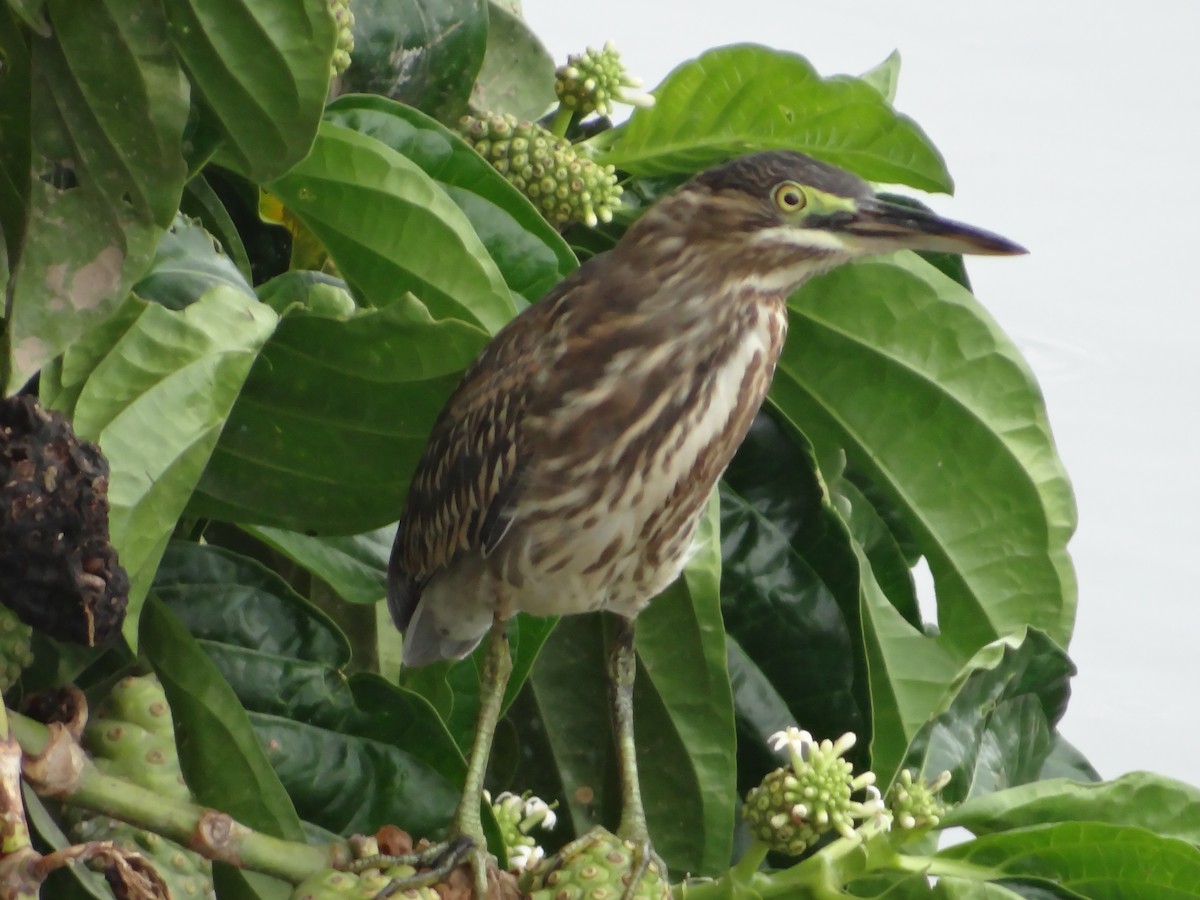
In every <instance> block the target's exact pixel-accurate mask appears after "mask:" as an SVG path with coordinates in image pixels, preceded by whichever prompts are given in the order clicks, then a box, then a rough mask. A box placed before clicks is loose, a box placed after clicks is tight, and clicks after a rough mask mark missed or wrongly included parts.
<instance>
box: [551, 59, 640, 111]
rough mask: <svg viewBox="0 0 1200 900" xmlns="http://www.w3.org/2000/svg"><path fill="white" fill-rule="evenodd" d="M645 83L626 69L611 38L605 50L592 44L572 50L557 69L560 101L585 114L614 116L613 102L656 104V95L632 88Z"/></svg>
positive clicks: (555, 86) (557, 92)
mask: <svg viewBox="0 0 1200 900" xmlns="http://www.w3.org/2000/svg"><path fill="white" fill-rule="evenodd" d="M641 86H642V82H641V80H639V79H637V78H633V77H631V76H630V75H629V73H628V72H626V71H625V66H624V65H622V64H621V56H620V54H619V53H617V51H616V50H615V49H614V48H613V45H612V42H611V41H610V42H609V43H607V44H605V45H604V49H602V50H595V49H593V48H591V47H588V49H587V50H586V51H585V52H583V53H572V54H571V55H570V56H568V57H567V64H566V65H565V66H560V67H559V68H558V70H557V71H556V72H555V73H554V92H555V94H557V95H558V102H559V103H561V104H562V105H563V106H564V107H565V108H567V109H569V110H571V111H572V112H574V113H578V114H579V115H581V116H587V115H590V114H591V113H593V112H598V113H600V115H602V116H610V115H612V111H613V103H627V104H629V105H630V106H653V105H654V98H653V97H652V96H650V95H649V94H643V93H640V92H638V91H631V90H629V88H639V87H641Z"/></svg>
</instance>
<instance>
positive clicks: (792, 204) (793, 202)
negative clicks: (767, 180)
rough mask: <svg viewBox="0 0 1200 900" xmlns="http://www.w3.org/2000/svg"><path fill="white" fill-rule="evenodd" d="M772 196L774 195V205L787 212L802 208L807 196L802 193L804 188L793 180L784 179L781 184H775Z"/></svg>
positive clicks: (806, 201) (806, 202) (805, 203)
mask: <svg viewBox="0 0 1200 900" xmlns="http://www.w3.org/2000/svg"><path fill="white" fill-rule="evenodd" d="M773 196H774V197H775V205H776V206H778V207H779V208H780V209H781V210H782V211H783V212H787V213H793V212H796V211H797V210H801V209H804V207H805V206H806V205H807V204H808V197H807V196H806V195H805V193H804V188H802V187H800V185H798V184H796V182H794V181H785V182H783V184H781V185H779V186H777V187H776V188H775V193H774V195H773Z"/></svg>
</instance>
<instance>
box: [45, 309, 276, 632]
mask: <svg viewBox="0 0 1200 900" xmlns="http://www.w3.org/2000/svg"><path fill="white" fill-rule="evenodd" d="M276 321H277V319H276V316H275V314H274V313H273V312H271V310H270V309H269V308H267V307H266V306H264V305H263V304H261V303H259V302H258V301H257V300H253V299H250V298H247V297H246V295H245V294H243V293H240V292H239V291H237V290H234V289H233V288H229V287H217V288H214V289H212V290H210V291H209V292H208V293H207V294H205V295H204V296H203V297H201V298H200V299H199V300H198V301H196V302H195V303H193V304H191V305H190V306H188V307H187V308H186V309H184V310H182V311H179V312H175V311H172V310H168V309H165V308H164V307H162V306H159V305H158V304H155V303H145V302H143V301H141V300H138V299H137V298H135V297H130V298H129V299H128V300H127V301H126V303H125V304H124V305H123V306H122V307H121V309H119V310H118V311H117V313H116V314H115V315H114V316H113V317H112V318H111V319H110V320H109V321H108V322H106V323H105V325H104V326H102V327H101V328H98V329H94V330H93V331H91V332H90V333H89V334H88V335H87V337H86V338H85V339H84V340H82V341H80V342H79V343H78V344H77V345H76V346H75V347H74V348H72V349H71V350H70V351H68V352H67V353H66V354H65V355H64V356H63V358H62V359H61V361H59V362H56V363H55V364H54V365H53V366H52V367H50V368H48V369H47V370H46V371H45V372H44V373H43V377H42V381H41V396H42V400H43V402H45V403H46V404H47V405H49V406H52V407H54V408H56V409H60V410H62V411H64V412H66V413H68V414H69V415H70V417H71V420H72V422H73V423H74V426H75V431H76V432H77V433H78V434H79V435H80V436H81V437H84V438H87V439H88V440H94V441H96V442H97V443H99V445H100V448H101V449H102V450H103V451H104V454H105V456H106V457H107V458H108V461H109V465H110V467H111V475H110V478H109V493H108V499H109V504H110V515H109V523H110V530H111V534H112V542H113V546H114V547H116V549H117V552H118V554H119V557H120V561H121V565H123V566H124V567H125V568H126V570H127V571H128V572H129V580H130V591H129V608H128V612H127V614H126V619H125V629H124V633H125V637H126V639H127V640H128V641H129V642H130V644H131V645H134V646H136V636H137V633H138V632H137V620H138V612H139V610H140V608H141V603H142V600H143V599H144V597H145V596H146V591H147V590H148V589H149V586H150V581H151V579H152V578H153V577H154V571H155V569H156V568H157V567H158V562H159V559H160V557H161V556H162V553H163V550H164V549H165V548H166V545H167V541H168V539H169V537H170V535H171V531H172V529H173V528H174V527H175V523H176V521H177V520H178V518H179V515H180V513H182V512H183V509H184V506H185V504H186V503H187V500H188V497H189V496H190V495H191V494H192V491H193V489H194V487H195V485H196V483H197V481H198V480H199V478H200V474H201V472H202V471H203V470H204V467H205V465H206V463H208V461H209V456H210V454H211V453H212V451H213V447H214V446H215V445H216V443H217V438H218V436H219V435H220V434H221V429H222V428H223V427H224V425H225V422H226V417H227V416H228V415H229V412H230V408H231V407H232V406H233V403H234V399H235V398H236V397H237V396H238V394H239V392H240V390H241V388H242V383H243V381H244V380H245V378H246V375H247V373H248V372H249V371H250V366H251V363H252V362H253V361H254V358H255V356H256V355H257V354H258V351H259V348H260V347H261V346H262V345H263V342H264V341H266V339H267V337H268V336H269V335H270V334H271V332H272V330H273V329H274V327H275V323H276ZM147 435H153V436H154V439H153V440H147Z"/></svg>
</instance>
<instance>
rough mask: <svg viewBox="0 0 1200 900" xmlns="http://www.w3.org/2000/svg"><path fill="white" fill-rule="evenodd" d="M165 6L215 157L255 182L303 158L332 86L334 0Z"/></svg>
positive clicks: (189, 0) (191, 1)
mask: <svg viewBox="0 0 1200 900" xmlns="http://www.w3.org/2000/svg"><path fill="white" fill-rule="evenodd" d="M163 8H165V9H166V13H167V18H168V20H169V22H170V29H171V41H172V43H173V44H174V46H175V50H176V52H178V54H179V57H180V59H182V60H183V63H184V65H185V66H186V67H187V72H188V77H189V78H190V79H191V82H192V85H193V88H194V90H195V93H196V99H197V101H198V102H197V106H198V110H199V120H200V123H201V124H200V125H199V131H200V132H201V134H195V133H194V134H193V135H192V142H193V144H194V145H199V146H203V145H207V144H208V143H209V142H210V141H211V142H213V143H214V144H215V149H216V154H215V157H214V159H215V161H216V162H219V163H220V164H221V165H223V166H226V167H227V168H230V169H232V170H233V171H235V172H238V173H239V174H241V175H245V176H246V177H247V178H250V179H253V180H255V181H265V180H266V179H269V178H274V177H276V176H278V175H281V174H283V173H284V172H286V171H287V170H288V169H290V168H291V167H292V166H293V165H295V164H296V163H297V162H299V161H300V160H301V159H302V158H303V157H304V155H305V154H306V153H307V152H308V148H309V146H310V145H311V144H312V140H313V137H314V135H315V134H316V129H317V123H318V122H319V121H320V118H321V110H322V109H323V108H324V106H325V96H326V94H327V93H328V90H329V66H330V60H331V59H332V58H333V45H334V41H335V38H336V30H335V28H334V22H333V17H332V16H331V15H330V14H329V4H328V2H327V0H288V2H279V0H164V3H163ZM98 55H104V54H98ZM114 86H115V85H114Z"/></svg>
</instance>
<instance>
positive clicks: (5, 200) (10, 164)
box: [0, 4, 33, 388]
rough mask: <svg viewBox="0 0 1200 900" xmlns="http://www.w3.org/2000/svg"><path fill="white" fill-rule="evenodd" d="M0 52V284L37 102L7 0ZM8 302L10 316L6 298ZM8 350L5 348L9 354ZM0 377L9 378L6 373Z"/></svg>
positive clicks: (24, 43) (21, 205)
mask: <svg viewBox="0 0 1200 900" xmlns="http://www.w3.org/2000/svg"><path fill="white" fill-rule="evenodd" d="M0 57H2V58H3V59H4V68H3V70H0V235H3V238H4V241H3V244H2V245H0V250H2V251H3V253H2V254H0V286H3V287H4V288H7V287H8V285H7V282H8V271H9V270H11V268H12V267H13V266H14V265H15V264H16V261H17V256H18V255H19V254H20V249H21V238H22V236H23V235H24V234H25V218H26V215H27V214H28V212H29V188H30V165H29V160H30V152H31V143H30V141H31V137H32V122H31V120H30V116H31V110H32V105H33V101H32V97H31V95H30V90H29V85H30V60H29V33H28V32H27V31H26V30H25V29H24V28H22V27H21V25H20V23H19V20H18V19H17V14H16V11H15V10H13V9H12V7H11V6H10V5H9V4H0ZM5 306H6V310H5V316H7V315H8V312H7V303H6V304H5ZM7 355H8V353H7V350H5V357H6V358H7ZM0 373H3V368H2V367H0ZM4 374H6V373H4ZM0 381H7V377H4V378H2V379H0ZM0 388H3V384H2V383H0Z"/></svg>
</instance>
